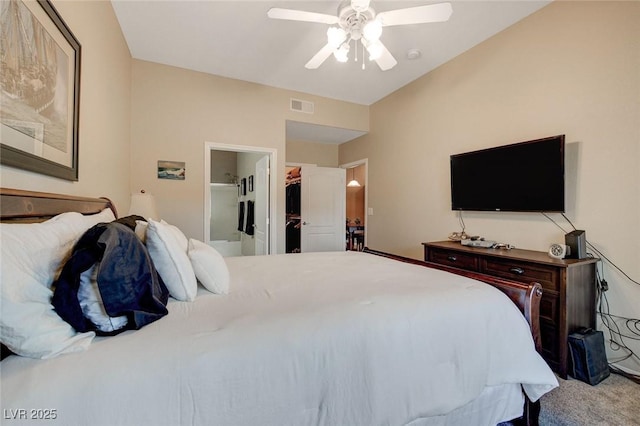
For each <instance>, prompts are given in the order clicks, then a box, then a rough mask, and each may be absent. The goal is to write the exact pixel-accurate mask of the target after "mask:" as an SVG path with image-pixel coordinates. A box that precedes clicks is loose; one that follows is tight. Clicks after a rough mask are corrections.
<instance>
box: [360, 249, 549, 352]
mask: <svg viewBox="0 0 640 426" xmlns="http://www.w3.org/2000/svg"><path fill="white" fill-rule="evenodd" d="M364 251H365V252H366V253H371V254H375V255H378V256H382V257H387V258H389V259H395V260H399V261H401V262H406V263H412V264H414V265H420V266H425V267H428V268H435V269H440V270H443V271H447V272H451V273H453V274H456V275H462V276H465V277H469V278H473V279H474V280H478V281H482V282H484V283H487V284H490V285H492V286H494V287H496V288H497V289H498V290H500V291H502V292H503V293H505V294H506V295H507V296H509V298H510V299H511V300H512V301H513V303H515V304H516V306H518V308H519V309H520V312H522V314H523V315H524V317H525V318H526V320H527V322H528V323H529V327H530V328H531V335H532V336H533V342H534V343H535V345H536V350H537V351H538V352H540V351H541V350H542V340H541V337H540V336H541V335H540V299H541V298H542V285H540V283H521V282H518V281H512V280H506V279H503V278H497V277H493V276H491V275H485V274H481V273H479V272H471V271H465V270H463V269H458V268H452V267H450V266H445V265H441V264H438V263H432V262H424V261H422V260H416V259H411V258H408V257H403V256H398V255H395V254H391V253H385V252H382V251H378V250H372V249H370V248H368V247H365V249H364Z"/></svg>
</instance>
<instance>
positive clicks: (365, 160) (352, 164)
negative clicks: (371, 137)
mask: <svg viewBox="0 0 640 426" xmlns="http://www.w3.org/2000/svg"><path fill="white" fill-rule="evenodd" d="M357 166H364V214H365V216H366V218H365V227H364V246H365V247H366V246H367V241H368V240H369V238H368V232H369V216H372V215H369V159H368V158H362V159H360V160H356V161H352V162H350V163H344V164H340V165H339V166H338V167H341V168H343V169H351V168H353V167H357ZM348 175H349V173H348V172H347V180H349V177H348ZM345 202H346V200H345ZM345 205H346V204H345Z"/></svg>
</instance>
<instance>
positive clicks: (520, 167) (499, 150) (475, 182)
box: [451, 135, 565, 212]
mask: <svg viewBox="0 0 640 426" xmlns="http://www.w3.org/2000/svg"><path fill="white" fill-rule="evenodd" d="M564 192H565V191H564V135H558V136H552V137H548V138H544V139H536V140H532V141H527V142H520V143H515V144H511V145H504V146H498V147H495V148H488V149H483V150H479V151H473V152H466V153H463V154H455V155H452V156H451V209H452V210H470V211H508V212H564V211H565V206H564Z"/></svg>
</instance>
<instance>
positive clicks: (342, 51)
mask: <svg viewBox="0 0 640 426" xmlns="http://www.w3.org/2000/svg"><path fill="white" fill-rule="evenodd" d="M333 56H334V57H335V58H336V60H337V61H338V62H347V61H348V60H349V45H348V44H347V43H343V44H342V46H340V47H339V48H337V49H336V50H335V51H334V52H333Z"/></svg>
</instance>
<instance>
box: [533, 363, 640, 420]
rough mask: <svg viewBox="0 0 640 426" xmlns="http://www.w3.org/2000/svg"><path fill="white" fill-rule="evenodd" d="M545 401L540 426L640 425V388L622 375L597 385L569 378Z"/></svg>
mask: <svg viewBox="0 0 640 426" xmlns="http://www.w3.org/2000/svg"><path fill="white" fill-rule="evenodd" d="M558 382H560V387H559V388H556V389H554V390H553V391H551V392H549V393H548V394H546V395H544V396H543V397H542V400H541V405H542V410H541V412H540V426H591V425H599V426H604V425H606V426H609V425H611V426H627V425H629V426H632V425H640V385H638V384H636V383H635V382H633V381H631V380H629V379H626V378H625V377H623V376H620V375H618V374H611V375H610V376H609V377H608V378H606V379H605V380H603V381H602V382H600V383H598V384H597V385H595V386H590V385H588V384H586V383H583V382H581V381H579V380H575V379H573V378H571V377H569V380H562V379H560V378H558Z"/></svg>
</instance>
